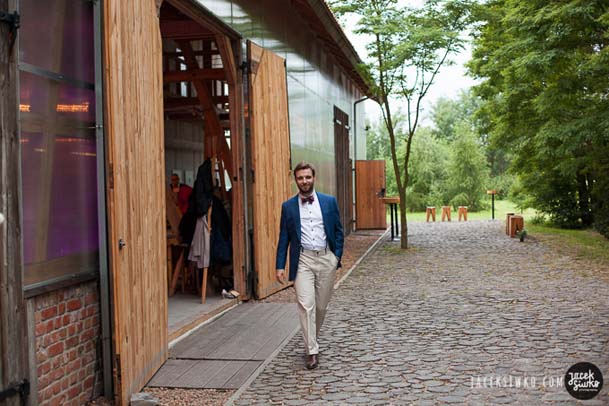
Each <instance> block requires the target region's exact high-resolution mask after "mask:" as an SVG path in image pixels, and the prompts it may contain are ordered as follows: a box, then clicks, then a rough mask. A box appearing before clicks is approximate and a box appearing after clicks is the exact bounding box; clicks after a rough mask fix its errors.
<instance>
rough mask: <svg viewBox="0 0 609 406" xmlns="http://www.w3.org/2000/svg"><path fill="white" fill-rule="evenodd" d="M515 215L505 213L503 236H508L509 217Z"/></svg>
mask: <svg viewBox="0 0 609 406" xmlns="http://www.w3.org/2000/svg"><path fill="white" fill-rule="evenodd" d="M514 214H515V213H506V214H505V234H506V235H510V217H512V216H513V215H514Z"/></svg>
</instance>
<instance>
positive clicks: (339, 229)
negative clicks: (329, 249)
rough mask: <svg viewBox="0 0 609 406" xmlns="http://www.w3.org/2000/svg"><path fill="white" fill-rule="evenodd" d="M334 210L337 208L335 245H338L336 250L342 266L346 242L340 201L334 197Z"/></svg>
mask: <svg viewBox="0 0 609 406" xmlns="http://www.w3.org/2000/svg"><path fill="white" fill-rule="evenodd" d="M334 210H335V216H336V223H335V224H336V226H335V230H334V232H335V233H336V241H335V244H336V245H335V247H336V252H335V255H336V256H337V257H338V266H339V267H340V266H341V264H340V259H341V258H342V256H343V246H344V243H345V235H344V233H343V226H342V224H341V223H340V211H339V210H338V202H337V201H336V198H334Z"/></svg>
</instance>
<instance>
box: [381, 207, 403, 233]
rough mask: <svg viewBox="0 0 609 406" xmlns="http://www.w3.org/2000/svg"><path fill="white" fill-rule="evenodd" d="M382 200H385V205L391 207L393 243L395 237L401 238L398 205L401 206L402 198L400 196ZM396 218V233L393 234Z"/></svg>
mask: <svg viewBox="0 0 609 406" xmlns="http://www.w3.org/2000/svg"><path fill="white" fill-rule="evenodd" d="M382 200H383V203H385V204H387V205H389V211H390V213H391V241H393V239H394V237H399V236H400V224H399V223H398V204H400V198H399V197H398V196H394V197H383V198H382ZM394 213H395V214H394ZM394 216H395V233H394V232H393V227H394V220H393V219H394Z"/></svg>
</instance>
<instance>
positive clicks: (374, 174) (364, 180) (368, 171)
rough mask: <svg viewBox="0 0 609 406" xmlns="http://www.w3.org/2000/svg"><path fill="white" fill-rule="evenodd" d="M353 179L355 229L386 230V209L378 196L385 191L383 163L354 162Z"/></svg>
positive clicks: (380, 161) (379, 161) (378, 161)
mask: <svg viewBox="0 0 609 406" xmlns="http://www.w3.org/2000/svg"><path fill="white" fill-rule="evenodd" d="M355 179H356V180H355V193H356V196H357V197H356V200H355V202H356V203H355V219H356V227H357V229H358V230H366V229H386V228H387V215H386V208H385V203H384V202H383V200H382V199H381V195H380V192H381V191H382V190H383V191H384V190H385V161H382V160H377V161H355Z"/></svg>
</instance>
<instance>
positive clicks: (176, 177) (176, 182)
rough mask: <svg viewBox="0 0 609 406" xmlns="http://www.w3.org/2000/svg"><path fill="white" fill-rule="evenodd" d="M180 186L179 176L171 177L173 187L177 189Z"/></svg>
mask: <svg viewBox="0 0 609 406" xmlns="http://www.w3.org/2000/svg"><path fill="white" fill-rule="evenodd" d="M179 184H180V178H179V177H178V176H175V175H173V176H172V177H171V186H173V187H177V186H178V185H179Z"/></svg>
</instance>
